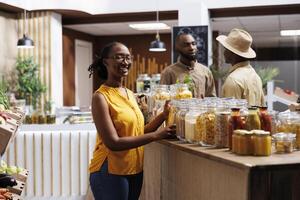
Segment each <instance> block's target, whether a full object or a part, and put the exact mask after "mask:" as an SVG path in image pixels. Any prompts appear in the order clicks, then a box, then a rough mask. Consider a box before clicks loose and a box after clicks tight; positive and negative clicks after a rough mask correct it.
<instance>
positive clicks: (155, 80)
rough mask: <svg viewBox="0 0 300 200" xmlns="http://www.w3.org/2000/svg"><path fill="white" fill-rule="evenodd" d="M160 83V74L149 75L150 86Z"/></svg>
mask: <svg viewBox="0 0 300 200" xmlns="http://www.w3.org/2000/svg"><path fill="white" fill-rule="evenodd" d="M159 83H160V74H152V75H151V88H152V86H153V85H159Z"/></svg>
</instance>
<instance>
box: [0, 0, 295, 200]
mask: <svg viewBox="0 0 300 200" xmlns="http://www.w3.org/2000/svg"><path fill="white" fill-rule="evenodd" d="M121 4H122V5H121ZM123 4H124V5H123ZM155 22H161V23H164V24H166V25H167V26H168V28H166V29H161V30H158V29H155V28H152V30H136V29H133V28H131V27H130V26H129V25H131V24H141V23H155ZM185 26H186V27H193V26H199V27H206V28H207V30H208V32H207V38H206V41H205V42H206V43H204V45H206V47H205V48H206V50H207V55H206V56H205V57H206V61H205V62H207V63H205V65H206V66H207V67H208V68H209V69H211V70H212V69H213V70H215V73H214V74H213V75H214V80H215V85H216V92H217V96H218V97H221V89H222V85H223V83H224V80H225V78H226V75H227V73H226V72H227V71H228V69H229V67H230V65H229V64H226V63H225V58H224V56H223V52H224V48H222V46H221V45H220V44H219V43H218V42H217V41H216V37H217V36H218V35H228V33H229V32H230V30H232V29H233V28H239V29H244V30H246V31H248V32H249V33H250V35H251V36H252V38H253V43H252V48H253V49H254V50H255V52H256V54H257V57H256V58H254V59H252V60H251V65H252V66H253V67H254V69H255V70H256V71H257V72H259V71H260V73H262V74H260V75H261V79H262V80H263V84H264V88H263V89H264V92H265V100H266V104H267V106H268V108H269V109H268V111H269V112H270V113H273V112H277V113H283V112H287V111H288V112H289V106H290V105H291V104H294V103H296V102H297V101H299V99H300V96H299V94H300V76H299V74H300V62H299V61H300V34H299V33H298V34H295V35H292V36H291V35H289V36H284V35H282V34H281V31H282V30H298V32H299V29H300V2H299V1H292V0H289V1H280V0H277V1H274V2H269V1H260V2H257V1H252V2H248V1H247V2H244V1H238V2H236V3H232V2H227V1H220V2H219V3H217V2H215V1H213V2H212V1H201V2H198V1H192V0H190V1H188V2H186V3H183V2H181V1H179V0H178V1H177V0H175V1H174V2H173V1H165V2H160V1H154V2H147V1H142V2H140V1H137V0H132V1H130V2H127V3H124V2H122V3H120V2H116V1H109V0H106V1H103V2H101V5H100V3H99V2H98V1H96V0H93V1H90V2H89V3H86V5H84V3H82V2H79V1H74V2H73V3H71V2H63V3H61V4H59V3H58V2H50V1H46V2H39V1H38V0H31V1H30V0H26V1H22V2H20V1H8V0H7V1H6V0H4V1H1V2H0V39H1V44H0V49H1V51H0V58H1V59H0V76H1V80H2V83H1V87H0V89H1V90H3V88H6V91H5V92H4V93H5V94H7V95H6V96H7V99H8V100H9V101H11V102H14V103H11V105H18V104H20V107H22V108H23V112H22V111H18V112H17V111H13V114H11V115H10V114H7V113H10V112H6V111H5V110H4V111H1V112H4V113H5V114H4V116H6V115H9V116H10V117H11V118H13V119H14V121H13V122H11V123H10V125H11V128H12V129H11V130H10V131H7V130H6V129H5V130H4V129H3V130H4V132H5V131H7V132H5V134H7V136H5V137H6V139H5V140H2V142H0V147H1V148H0V149H1V157H0V160H1V167H3V166H4V165H5V166H6V168H5V169H6V170H7V167H9V166H16V167H20V169H19V170H20V172H21V173H20V176H19V177H17V178H20V177H21V179H17V178H16V180H18V185H17V186H13V187H12V188H17V189H16V190H14V189H11V190H10V191H9V192H11V193H13V194H14V195H15V198H13V199H18V198H19V199H34V200H35V199H41V200H48V199H74V200H77V199H78V200H79V199H80V200H81V199H87V200H92V199H93V197H92V194H91V191H90V187H89V183H88V176H89V174H88V165H89V162H90V160H91V158H92V153H93V149H94V145H95V141H96V137H97V136H96V135H97V131H96V129H95V126H94V123H93V118H92V114H91V101H92V95H93V92H95V91H96V90H97V89H98V88H99V87H100V85H101V84H102V83H103V81H102V80H100V79H99V78H98V77H97V76H94V75H93V76H91V77H89V72H88V70H87V69H88V67H89V65H90V64H91V63H92V61H93V60H94V59H95V58H97V56H99V55H100V50H101V49H102V48H103V47H104V46H105V45H106V44H107V43H110V42H113V41H119V42H122V43H124V44H126V46H127V47H128V49H129V50H130V52H131V54H132V55H133V62H132V66H131V71H130V73H129V75H128V77H126V78H125V79H124V82H123V83H124V85H125V86H126V87H127V88H128V89H130V90H132V91H133V92H135V93H137V92H138V91H137V90H138V86H137V80H138V78H139V75H141V74H148V75H149V77H151V75H154V74H160V73H161V72H162V71H163V69H165V68H166V67H167V66H169V65H171V64H173V63H174V62H176V59H177V58H175V53H174V52H175V49H174V30H175V29H174V28H176V27H185ZM24 34H26V36H28V37H29V38H31V39H32V41H33V42H34V48H29V49H27V48H17V42H18V40H19V39H20V38H22V37H23V35H24ZM157 34H159V37H160V40H161V41H163V42H164V43H165V47H166V51H163V52H150V51H149V45H150V43H151V42H152V41H153V40H155V38H156V35H157ZM22 59H24V60H22ZM26 59H29V61H26ZM20 62H33V63H35V64H36V65H32V66H35V67H36V72H34V73H35V74H34V75H32V77H36V78H37V81H40V85H38V86H37V87H39V88H38V89H37V90H36V91H35V92H36V93H34V92H32V94H31V95H27V96H26V93H25V92H23V93H22V91H21V89H20V86H18V84H19V81H20V77H21V76H19V78H18V77H17V78H16V76H17V73H20V71H18V70H16V69H17V68H16V67H17V66H18V65H19V64H18V63H20ZM19 66H20V65H19ZM263 73H265V74H263ZM273 74H274V76H273ZM152 77H154V76H152ZM29 79H30V78H29ZM32 79H33V78H32ZM14 86H18V87H14ZM1 93H2V91H1ZM149 94H150V93H149ZM151 94H152V93H151ZM34 95H35V96H34ZM146 96H147V95H146ZM149 96H151V95H149ZM21 97H22V98H21ZM19 98H20V99H22V100H20V101H19ZM212 101H214V100H212ZM216 102H217V101H216ZM298 103H299V102H298ZM216 104H218V103H216ZM149 107H150V106H149ZM28 113H30V114H28ZM0 116H1V115H0ZM293 116H294V115H293ZM297 116H298V115H297ZM299 116H300V115H299ZM4 118H5V117H4ZM295 118H296V117H295ZM5 119H6V118H5ZM297 119H298V118H297ZM299 119H300V118H299ZM53 120H54V121H53ZM293 123H294V122H292V124H293ZM298 123H299V121H297V123H296V125H295V127H297V124H298ZM0 126H1V125H0ZM281 126H282V124H281ZM293 127H294V126H293ZM0 128H1V127H0ZM281 128H282V127H281ZM1 130H2V128H1ZM1 130H0V138H1V137H2V135H1ZM3 130H2V131H3ZM280 130H282V132H285V131H283V130H285V129H284V128H282V129H280ZM288 130H289V131H291V130H292V131H294V129H292V128H291V129H288ZM295 130H296V129H295ZM297 130H298V129H297ZM297 130H296V131H295V134H296V135H297V136H296V137H297V138H296V139H295V140H296V141H297V142H298V141H300V140H299V138H300V135H299V136H298V133H299V134H300V132H299V130H300V129H299V130H298V132H297ZM247 134H248V133H247ZM247 134H246V135H247ZM241 135H243V133H242V134H241ZM3 137H4V136H3ZM273 140H274V139H273ZM185 142H186V141H185ZM297 142H295V143H297ZM297 145H298V144H296V147H295V152H293V153H292V154H287V155H292V156H290V157H288V158H287V159H286V160H285V158H283V157H280V156H285V155H283V154H280V156H278V155H279V154H276V153H274V152H273V151H275V150H274V149H272V154H271V153H270V155H271V156H270V155H267V156H269V157H256V156H253V155H252V154H251V153H249V154H247V156H241V155H240V154H238V153H237V155H236V154H233V153H228V152H225V151H219V149H218V150H217V151H215V152H214V150H213V151H209V150H207V149H202V148H204V147H201V149H197V148H198V146H199V145H194V144H192V145H190V144H189V145H188V146H187V145H185V144H183V143H181V142H178V141H177V140H176V141H173V140H171V141H163V142H154V143H152V144H150V145H147V146H146V148H145V149H146V150H145V151H146V153H147V154H146V155H148V157H147V158H145V166H146V165H147V170H148V171H146V173H145V179H146V180H147V181H146V182H144V188H143V189H142V193H141V197H140V199H141V200H152V199H157V198H160V199H182V200H185V199H187V200H188V199H199V198H200V199H220V197H222V194H223V193H225V192H226V190H232V189H230V187H235V186H236V187H238V188H239V190H240V192H239V193H237V194H236V196H230V195H225V196H223V197H224V199H231V200H232V199H239V200H241V199H251V200H252V199H264V197H266V196H268V195H269V196H270V193H271V192H270V191H273V193H272V195H271V196H272V197H273V195H274V194H275V193H276V192H275V193H274V191H275V190H276V189H278V185H276V183H273V182H272V183H269V182H268V184H270V188H271V189H270V190H269V191H268V189H267V188H264V184H265V183H266V182H267V180H268V177H271V175H270V174H272V173H273V174H272V175H274V177H273V176H272V177H273V178H274V179H272V180H274V182H276V181H277V182H278V181H280V180H281V179H280V177H281V176H282V177H283V176H285V173H287V174H288V173H290V174H289V175H288V176H287V177H288V178H289V179H287V178H284V179H282V180H283V181H284V183H285V184H286V187H290V188H292V189H291V190H289V191H288V192H282V193H279V192H278V193H276V195H279V196H278V197H276V198H274V199H280V198H281V197H282V196H281V195H286V194H289V195H290V196H288V197H287V198H286V199H291V200H294V199H297V197H299V198H300V194H299V192H297V191H296V189H295V188H297V186H299V185H300V183H299V181H297V180H296V178H297V177H298V178H299V177H300V175H299V165H300V164H299V163H300V161H299V158H297V155H299V151H298V149H299V147H297ZM78 146H79V148H78ZM204 146H205V145H204ZM299 146H300V145H299ZM272 148H275V147H274V144H273V146H272ZM208 149H210V148H208ZM296 149H297V150H296ZM291 151H292V150H291ZM293 151H294V150H293ZM252 153H253V152H252ZM263 156H266V155H263ZM248 157H249V160H248ZM252 158H254V159H252ZM256 158H258V159H257V160H256ZM261 158H262V159H261ZM263 158H270V159H274V160H270V161H269V160H264V159H263ZM151 160H153V162H152V161H151ZM182 160H183V161H182ZM2 161H3V163H4V164H3V165H2ZM184 162H195V163H194V164H193V165H192V166H191V167H188V168H187V169H189V172H186V174H185V170H186V169H185V166H183V164H182V163H184ZM202 163H203V165H202ZM274 163H275V164H274ZM173 164H174V166H175V169H176V170H175V169H174V170H172V169H170V166H172V165H173ZM289 164H291V165H289ZM281 165H282V166H283V171H282V172H278V171H276V170H277V169H278V166H281ZM157 166H158V167H157ZM260 166H263V167H265V169H266V170H265V171H263V170H262V171H259V170H260V169H262V168H260ZM210 167H211V169H210ZM156 168H157V169H158V170H156ZM196 168H197V169H199V171H197V173H196V172H194V173H191V172H192V171H194V170H195V169H196ZM0 169H1V168H0ZM223 169H224V176H222V175H223V174H222V170H223ZM13 170H14V168H13ZM16 170H17V168H16ZM206 170H207V171H209V173H207V174H205V172H206ZM213 170H215V171H214V172H216V173H214V172H212V175H211V174H210V171H213ZM297 170H298V171H297ZM158 171H159V172H158ZM235 172H237V173H236V174H235ZM185 175H186V177H185V178H179V176H180V177H184V176H185ZM198 175H199V177H200V176H204V177H206V178H208V179H211V180H212V181H211V183H209V184H208V185H210V186H212V185H214V183H215V182H214V181H217V180H218V176H222V178H220V184H224V185H226V184H227V182H230V181H228V180H229V179H230V178H231V177H232V180H234V183H232V182H231V183H228V186H227V187H219V186H218V188H217V189H218V190H220V191H219V192H220V195H219V196H218V195H212V192H213V191H212V190H211V188H210V187H208V186H207V185H205V184H203V182H202V181H201V180H200V179H201V178H196V179H195V180H194V181H195V182H196V183H197V184H199V185H201V187H200V188H201V189H199V190H200V191H201V192H202V194H199V193H198V192H199V191H197V188H196V187H194V186H191V187H187V186H185V185H182V184H186V183H188V182H191V179H193V176H195V177H198ZM257 175H262V176H261V177H262V178H261V179H259V180H258V179H257V178H256V177H257ZM177 176H178V177H177ZM295 177H296V178H295ZM22 178H23V179H22ZM173 178H174V179H173ZM0 179H1V177H0ZM198 179H199V180H198ZM248 180H250V181H248ZM180 183H182V184H180ZM20 184H23V185H21V186H20ZM176 184H177V185H178V187H183V189H184V190H186V192H184V194H180V193H178V191H177V189H178V188H177V185H176ZM254 184H258V185H259V187H262V188H263V189H261V191H262V195H261V196H259V195H260V194H259V190H257V189H255V187H254V186H253V185H254ZM266 184H267V183H266ZM272 184H273V185H272ZM156 185H157V186H156ZM268 186H269V185H268ZM20 187H21V189H20ZM266 187H267V186H266ZM286 187H285V189H286ZM0 188H2V187H1V186H0ZM268 192H269V193H268ZM229 193H230V192H229ZM292 194H293V195H294V196H293V195H292ZM279 197H280V198H279ZM7 199H8V198H7ZM281 199H283V198H281Z"/></svg>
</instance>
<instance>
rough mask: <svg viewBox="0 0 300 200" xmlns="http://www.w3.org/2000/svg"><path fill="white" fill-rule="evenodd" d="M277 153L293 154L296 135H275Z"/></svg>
mask: <svg viewBox="0 0 300 200" xmlns="http://www.w3.org/2000/svg"><path fill="white" fill-rule="evenodd" d="M273 138H274V141H275V150H276V153H291V152H293V150H294V143H295V138H296V134H293V133H276V134H274V135H273Z"/></svg>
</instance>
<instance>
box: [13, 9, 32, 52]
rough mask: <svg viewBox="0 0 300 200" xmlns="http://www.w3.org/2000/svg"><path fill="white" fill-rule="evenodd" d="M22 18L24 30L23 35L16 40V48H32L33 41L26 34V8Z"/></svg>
mask: <svg viewBox="0 0 300 200" xmlns="http://www.w3.org/2000/svg"><path fill="white" fill-rule="evenodd" d="M24 20H25V31H24V34H23V37H22V38H20V39H19V40H18V44H17V47H18V48H34V42H33V40H32V39H30V38H29V37H28V36H27V35H26V32H27V19H26V10H24Z"/></svg>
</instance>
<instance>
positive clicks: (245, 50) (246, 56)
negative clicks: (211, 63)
mask: <svg viewBox="0 0 300 200" xmlns="http://www.w3.org/2000/svg"><path fill="white" fill-rule="evenodd" d="M216 39H217V41H219V42H220V43H221V44H222V45H223V47H225V50H224V57H225V62H226V63H229V64H231V67H230V68H229V72H228V76H227V78H226V80H225V82H224V85H223V87H222V96H223V97H235V98H237V99H246V100H247V101H248V104H249V105H251V106H263V105H264V104H265V102H264V93H263V89H262V81H261V79H260V77H259V76H258V75H257V73H256V72H255V70H254V69H253V68H252V66H251V65H250V61H249V60H250V59H252V58H255V57H256V53H255V51H254V50H253V49H252V48H251V44H252V37H251V35H250V34H249V33H248V32H247V31H245V30H241V29H236V28H235V29H232V30H231V31H230V33H229V34H228V36H225V35H220V36H218V37H217V38H216Z"/></svg>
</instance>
